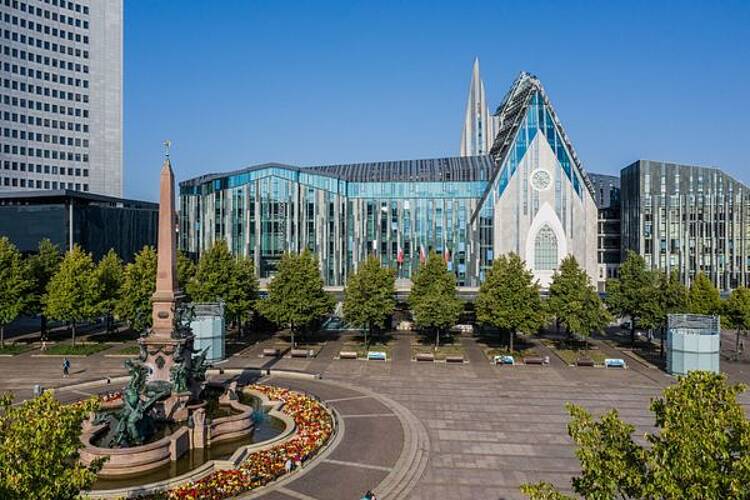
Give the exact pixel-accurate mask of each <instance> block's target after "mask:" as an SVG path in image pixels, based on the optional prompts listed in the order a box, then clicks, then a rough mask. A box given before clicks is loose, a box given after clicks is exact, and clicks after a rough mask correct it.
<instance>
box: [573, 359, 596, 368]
mask: <svg viewBox="0 0 750 500" xmlns="http://www.w3.org/2000/svg"><path fill="white" fill-rule="evenodd" d="M576 366H594V360H593V359H591V358H578V359H577V360H576Z"/></svg>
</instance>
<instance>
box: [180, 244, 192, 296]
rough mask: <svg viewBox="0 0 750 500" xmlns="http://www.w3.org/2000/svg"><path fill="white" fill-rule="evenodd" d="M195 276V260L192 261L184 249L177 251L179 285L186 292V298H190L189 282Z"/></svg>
mask: <svg viewBox="0 0 750 500" xmlns="http://www.w3.org/2000/svg"><path fill="white" fill-rule="evenodd" d="M194 276H195V262H193V261H192V259H190V258H189V257H188V256H187V255H185V254H184V253H183V252H182V251H180V250H178V251H177V286H178V287H179V289H180V290H181V291H182V293H183V294H185V299H186V300H191V299H190V293H189V292H188V283H190V280H192V279H193V277H194Z"/></svg>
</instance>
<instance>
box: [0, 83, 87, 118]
mask: <svg viewBox="0 0 750 500" xmlns="http://www.w3.org/2000/svg"><path fill="white" fill-rule="evenodd" d="M79 82H80V80H79ZM3 87H5V88H6V89H11V90H17V91H20V92H27V93H29V94H36V95H43V96H46V97H52V98H55V99H67V100H68V101H75V102H81V101H83V94H79V93H73V92H65V91H64V90H57V89H53V88H50V87H43V86H41V85H34V84H32V83H29V84H27V83H26V82H18V81H16V80H11V79H8V78H3ZM87 99H88V97H87ZM84 112H85V113H88V111H85V110H84ZM60 114H63V112H62V110H61V112H60ZM71 114H72V113H71V112H70V109H68V115H71ZM75 116H81V110H80V109H78V110H77V111H76V113H75ZM84 116H86V115H84Z"/></svg>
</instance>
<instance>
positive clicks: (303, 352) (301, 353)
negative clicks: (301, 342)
mask: <svg viewBox="0 0 750 500" xmlns="http://www.w3.org/2000/svg"><path fill="white" fill-rule="evenodd" d="M289 355H290V356H291V357H292V358H309V357H311V356H312V349H310V350H307V349H292V351H291V352H290V353H289Z"/></svg>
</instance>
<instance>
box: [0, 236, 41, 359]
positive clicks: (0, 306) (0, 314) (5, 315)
mask: <svg viewBox="0 0 750 500" xmlns="http://www.w3.org/2000/svg"><path fill="white" fill-rule="evenodd" d="M33 287H34V282H33V280H32V277H31V272H30V270H29V266H28V264H27V262H26V261H24V259H23V256H22V255H21V252H19V251H18V249H17V248H16V246H15V245H13V243H11V242H10V240H9V239H8V238H6V237H5V236H2V237H0V347H2V346H3V345H4V342H5V325H7V324H8V323H11V322H12V321H13V320H15V319H16V318H17V317H18V315H19V314H21V313H22V312H23V311H24V309H25V308H26V304H27V301H28V299H29V295H31V293H32V291H33Z"/></svg>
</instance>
